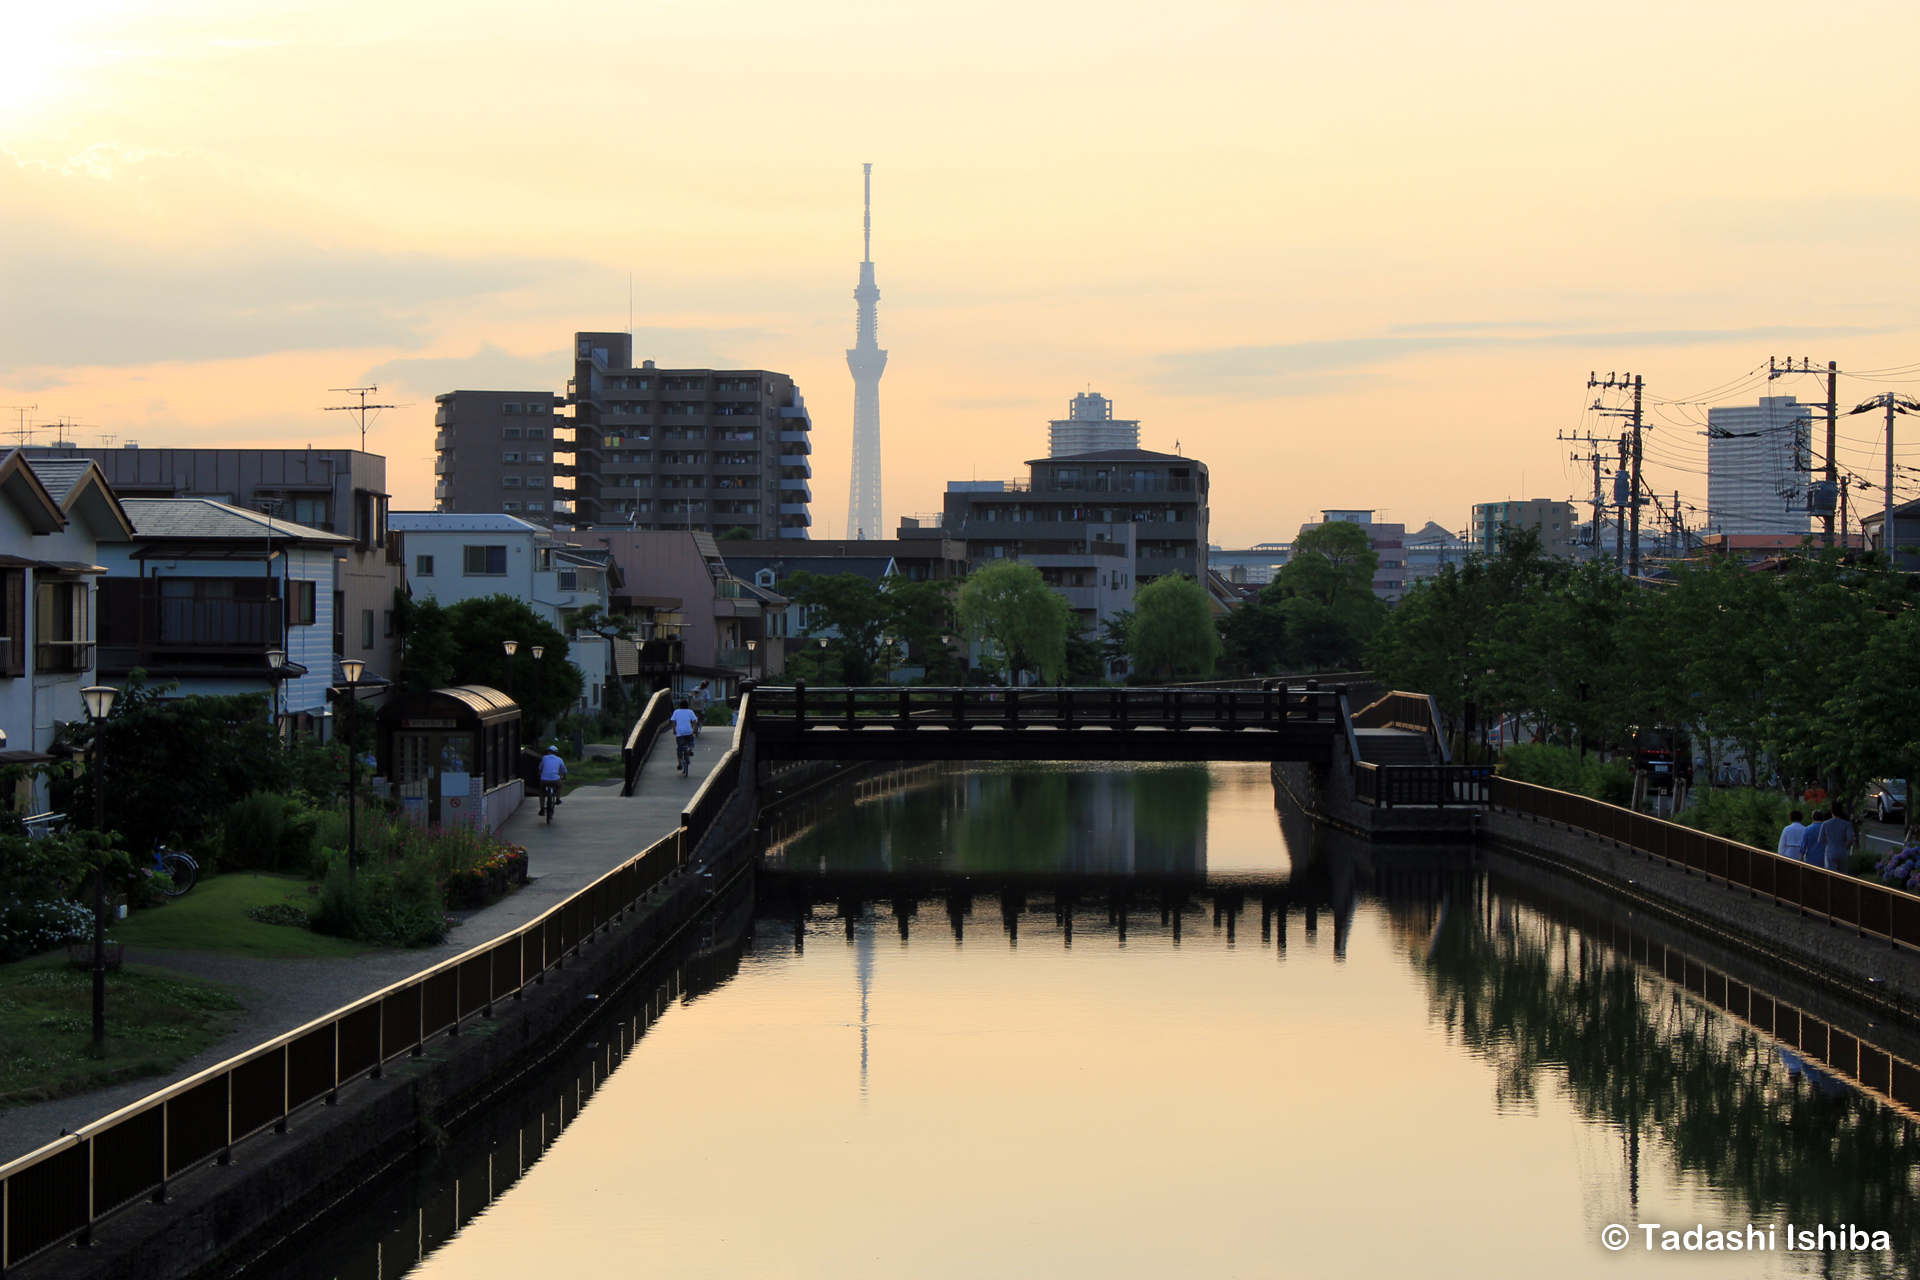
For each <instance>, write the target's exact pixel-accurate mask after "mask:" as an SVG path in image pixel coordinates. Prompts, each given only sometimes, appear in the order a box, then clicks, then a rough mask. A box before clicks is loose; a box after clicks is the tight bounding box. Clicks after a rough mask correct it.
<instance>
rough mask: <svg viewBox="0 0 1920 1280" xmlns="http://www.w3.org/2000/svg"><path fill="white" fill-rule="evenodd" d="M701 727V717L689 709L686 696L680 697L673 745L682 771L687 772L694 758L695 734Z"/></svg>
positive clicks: (675, 710) (674, 717)
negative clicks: (688, 765) (688, 764)
mask: <svg viewBox="0 0 1920 1280" xmlns="http://www.w3.org/2000/svg"><path fill="white" fill-rule="evenodd" d="M699 727H700V717H699V716H697V715H695V714H694V713H693V712H691V711H689V710H687V700H686V699H685V698H682V699H680V705H679V706H678V707H676V708H675V709H674V713H673V746H674V750H675V751H676V752H677V753H678V755H677V762H678V764H679V768H680V772H682V773H685V772H687V763H688V762H689V761H690V760H692V759H693V735H694V733H695V731H696V730H698V729H699Z"/></svg>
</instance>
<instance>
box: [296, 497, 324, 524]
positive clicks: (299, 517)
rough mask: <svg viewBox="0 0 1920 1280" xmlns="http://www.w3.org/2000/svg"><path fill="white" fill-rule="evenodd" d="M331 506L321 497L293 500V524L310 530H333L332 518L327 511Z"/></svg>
mask: <svg viewBox="0 0 1920 1280" xmlns="http://www.w3.org/2000/svg"><path fill="white" fill-rule="evenodd" d="M329 505H331V504H330V503H329V502H328V501H327V499H325V498H321V497H308V498H295V499H294V500H293V522H294V523H295V524H304V525H306V526H307V527H308V528H310V529H326V530H328V531H329V532H331V531H332V529H333V517H332V515H331V514H330V513H329V512H328V511H327V507H328V506H329Z"/></svg>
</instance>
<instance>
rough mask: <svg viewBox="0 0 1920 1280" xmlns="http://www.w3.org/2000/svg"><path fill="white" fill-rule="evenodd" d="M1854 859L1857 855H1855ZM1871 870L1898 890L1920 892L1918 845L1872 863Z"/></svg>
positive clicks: (1898, 850)
mask: <svg viewBox="0 0 1920 1280" xmlns="http://www.w3.org/2000/svg"><path fill="white" fill-rule="evenodd" d="M1855 856H1856V857H1858V856H1859V855H1858V854H1857V853H1856V854H1855ZM1873 870H1874V873H1875V874H1876V875H1878V876H1879V877H1880V878H1881V879H1882V880H1884V881H1886V882H1887V883H1888V884H1890V885H1893V886H1895V887H1896V888H1900V889H1911V890H1914V891H1915V892H1920V845H1911V844H1910V845H1908V846H1906V847H1905V848H1904V849H1897V850H1895V851H1894V852H1892V853H1890V854H1888V855H1887V856H1886V857H1884V858H1882V859H1880V860H1879V861H1878V862H1876V863H1874V865H1873Z"/></svg>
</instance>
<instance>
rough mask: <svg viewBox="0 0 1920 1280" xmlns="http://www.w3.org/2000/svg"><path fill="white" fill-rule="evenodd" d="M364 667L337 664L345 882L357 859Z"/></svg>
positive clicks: (356, 663)
mask: <svg viewBox="0 0 1920 1280" xmlns="http://www.w3.org/2000/svg"><path fill="white" fill-rule="evenodd" d="M366 669H367V664H366V663H364V662H362V661H360V660H359V659H358V658H347V659H344V660H343V661H342V662H341V663H340V671H341V673H342V674H343V675H345V676H346V677H347V879H348V880H352V879H353V864H354V863H355V862H357V861H358V860H359V857H360V820H359V814H358V812H357V811H356V810H357V808H358V806H357V804H356V803H355V802H356V800H357V799H358V798H359V785H358V784H359V780H360V734H359V728H360V722H359V717H360V677H361V675H362V674H363V673H364V672H365V671H366Z"/></svg>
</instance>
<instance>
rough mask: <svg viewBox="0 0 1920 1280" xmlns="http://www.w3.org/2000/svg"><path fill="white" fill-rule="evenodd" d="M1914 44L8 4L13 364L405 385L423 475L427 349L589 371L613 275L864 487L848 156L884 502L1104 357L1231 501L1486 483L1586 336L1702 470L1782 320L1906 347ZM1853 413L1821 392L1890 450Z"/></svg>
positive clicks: (1708, 25) (1, 127)
mask: <svg viewBox="0 0 1920 1280" xmlns="http://www.w3.org/2000/svg"><path fill="white" fill-rule="evenodd" d="M1816 13H1817V16H1818V21H1817V22H1815V21H1812V20H1810V19H1811V17H1812V16H1813V15H1815V14H1816ZM1916 37H1920V10H1915V9H1914V7H1913V6H1910V5H1898V4H1891V3H1859V2H1856V3H1845V2H1843V3H1836V4H1829V5H1823V6H1820V8H1819V9H1818V10H1817V11H1815V10H1813V9H1811V8H1810V7H1809V6H1806V5H1800V4H1795V5H1786V4H1769V3H1764V2H1761V3H1741V4H1732V3H1725V4H1723V3H1682V4H1677V5H1676V4H1671V3H1667V4H1659V5H1656V4H1651V3H1647V4H1641V3H1607V4H1599V3H1593V4H1572V3H1560V4H1553V5H1547V6H1539V5H1521V4H1515V3H1441V4H1433V3H1423V4H1414V3H1400V2H1397V0H1377V2H1375V3H1370V4H1366V5H1359V6H1321V5H1307V4H1296V3H1263V4H1253V3H1249V4H1239V3H1203V4H1200V5H1192V6H1183V7H1178V8H1174V9H1169V8H1168V7H1167V6H1164V5H1149V4H1138V3H1127V2H1126V0H1112V2H1110V3H1104V4H1099V5H1094V4H1089V3H1080V2H1077V0H1075V2H1067V0H1060V2H1057V3H1042V4H1037V5H1036V4H1012V3H978V4H969V5H955V4H949V3H932V2H928V3H904V4H900V3H895V4H881V3H878V2H877V0H859V2H854V0H818V2H816V3H813V4H809V5H804V6H790V5H777V4H773V3H769V2H767V0H739V2H737V3H730V4H726V5H711V4H710V5H686V4H680V3H667V2H665V0H659V2H655V3H646V2H642V3H635V4H627V5H620V6H613V5H606V4H580V3H564V2H561V3H553V4H548V5H542V6H538V7H530V6H505V5H488V4H478V5H476V4H461V5H454V4H451V3H442V2H441V0H411V2H406V0H403V3H400V4H393V3H391V2H388V3H383V4H373V3H364V2H362V0H333V2H329V3H327V4H324V5H322V4H313V3H297V2H296V3H285V4H276V5H271V6H260V5H251V4H241V3H238V2H237V0H171V2H170V3H166V4H164V5H161V4H142V3H115V2H112V0H71V2H70V3H68V4H65V5H62V6H58V7H57V10H56V8H55V7H53V6H32V7H30V6H25V5H11V6H5V7H3V8H0V46H4V47H6V48H7V49H8V51H9V54H10V58H9V70H8V74H7V76H6V77H5V79H4V82H0V227H3V228H4V231H5V234H4V235H0V299H4V301H3V302H0V406H11V405H37V406H38V409H37V411H35V412H34V413H33V414H32V415H30V416H32V417H34V418H37V419H40V420H49V421H50V420H52V419H54V418H56V417H66V418H68V419H71V420H74V421H76V422H77V423H79V424H81V425H80V426H79V427H78V429H77V431H76V433H75V434H76V436H77V438H78V439H80V441H81V442H82V443H86V444H96V443H99V442H100V438H101V437H102V436H103V435H108V434H110V435H112V436H114V437H115V439H116V440H117V441H124V440H127V439H136V440H139V441H140V442H141V443H143V444H148V445H170V446H180V447H185V446H220V445H272V446H288V445H299V444H304V443H308V442H311V443H312V444H314V445H316V446H334V447H338V446H344V445H351V444H354V443H357V435H356V434H355V433H354V432H353V431H352V430H351V429H350V428H349V425H348V424H346V423H344V422H342V421H340V419H342V418H343V417H344V416H345V415H341V414H326V413H323V412H321V407H322V406H323V405H327V404H331V403H335V402H336V401H335V400H334V399H333V398H330V396H329V394H328V391H327V389H328V388H330V387H341V386H352V385H356V384H361V383H364V382H366V381H378V382H379V383H380V384H381V386H382V389H383V396H382V398H383V399H392V400H394V401H395V402H397V403H399V404H401V405H403V406H404V407H402V408H400V409H396V410H391V411H388V412H386V413H384V414H383V415H382V416H381V417H380V418H379V420H378V421H377V422H376V423H375V424H374V425H373V428H372V430H371V432H370V433H369V447H370V448H372V449H374V450H375V451H377V452H380V453H384V454H386V455H387V456H388V458H389V459H390V460H391V464H390V469H389V478H390V485H391V487H392V489H393V491H394V500H395V504H396V505H397V506H402V507H420V508H424V507H428V506H430V505H431V493H432V454H433V448H432V443H433V439H432V437H433V431H432V414H433V403H432V397H433V395H434V394H435V393H437V392H440V391H446V390H452V389H455V388H456V387H486V386H499V387H520V386H552V387H554V388H555V389H556V390H558V389H561V388H563V387H564V385H565V381H566V378H567V376H568V369H569V360H568V356H567V344H568V341H569V339H570V337H571V335H572V334H573V333H574V332H575V331H576V330H592V329H623V328H625V327H626V326H627V323H628V281H629V278H630V277H631V279H632V281H633V324H634V327H635V356H636V357H637V358H651V359H655V360H657V361H659V362H661V363H662V364H678V365H690V366H715V365H731V366H736V367H747V368H757V367H764V368H773V369H779V370H783V371H785V372H788V373H791V374H793V375H794V376H795V378H796V379H797V380H798V382H799V384H800V387H801V390H802V391H803V392H804V393H805V395H806V397H807V403H808V406H809V408H810V409H811V410H812V412H813V417H814V422H815V424H816V427H817V434H818V437H819V438H818V439H817V440H816V442H815V453H814V458H813V462H814V470H815V480H814V484H813V496H814V501H813V512H814V517H815V519H816V521H817V522H818V523H816V525H815V527H814V533H815V535H816V536H821V537H824V536H826V535H827V534H828V533H829V532H833V533H836V534H839V533H844V532H845V531H844V530H843V529H840V528H838V525H839V524H840V521H839V520H838V518H837V517H838V516H839V515H840V513H841V512H843V511H845V510H846V507H847V498H848V487H847V486H848V476H847V460H848V458H849V456H850V453H851V437H850V429H851V424H852V420H853V405H852V398H853V387H852V385H851V380H850V379H849V378H848V376H847V369H846V364H845V354H844V353H845V350H846V347H847V340H846V333H847V329H848V323H849V321H850V320H852V318H853V306H852V299H850V298H849V297H848V296H847V294H848V290H847V278H848V274H849V269H850V268H855V267H857V264H858V263H859V261H860V253H861V245H860V241H859V238H858V228H857V227H856V226H854V225H853V219H852V217H851V216H850V209H851V206H852V201H853V200H854V199H856V198H858V190H857V187H856V186H855V185H854V184H855V183H856V182H857V179H858V176H859V175H858V165H859V164H860V163H861V162H863V161H872V162H874V163H875V165H876V170H877V171H878V172H879V173H880V174H882V175H884V179H885V186H884V191H885V201H884V227H885V253H884V256H885V258H886V263H887V275H888V285H887V329H886V332H885V334H883V335H882V337H883V342H882V345H884V346H885V347H887V348H888V349H889V350H890V352H891V360H890V363H889V366H888V370H887V377H886V395H887V414H886V420H887V434H886V494H887V502H886V508H887V517H888V520H889V522H892V521H894V520H896V519H897V518H898V516H899V515H901V514H907V515H911V514H914V513H915V512H921V511H928V512H930V511H934V510H937V509H938V508H939V505H940V496H941V491H942V489H943V487H944V484H945V482H946V481H947V480H949V479H967V478H972V477H974V476H976V475H977V476H979V477H981V478H989V477H994V478H999V477H1013V476H1016V475H1019V474H1022V473H1023V471H1024V468H1023V466H1022V463H1023V462H1024V461H1025V460H1026V459H1028V458H1034V457H1039V456H1042V455H1043V454H1044V453H1045V452H1046V448H1047V424H1048V422H1049V420H1051V419H1053V418H1056V417H1058V416H1059V414H1060V411H1061V410H1060V405H1061V404H1062V403H1064V402H1065V401H1066V400H1067V399H1068V398H1070V397H1071V395H1072V394H1073V393H1074V392H1076V391H1079V390H1081V389H1083V388H1085V387H1087V386H1089V385H1091V386H1093V387H1095V388H1098V389H1099V390H1101V391H1102V392H1103V393H1104V394H1106V395H1108V396H1110V397H1112V398H1113V399H1114V401H1115V402H1116V403H1118V404H1121V405H1123V406H1124V412H1125V414H1126V416H1127V417H1128V418H1138V419H1140V421H1141V430H1142V441H1141V443H1142V445H1143V446H1144V447H1146V448H1153V449H1170V448H1172V447H1173V443H1174V441H1176V440H1179V441H1181V442H1182V444H1183V446H1184V449H1185V451H1186V452H1187V453H1189V454H1191V455H1193V456H1195V457H1199V458H1201V459H1204V460H1205V461H1206V462H1207V463H1208V464H1209V466H1210V467H1211V470H1212V475H1213V483H1214V493H1213V508H1214V519H1213V528H1214V538H1213V540H1214V541H1215V542H1218V543H1221V544H1222V545H1226V546H1236V545H1238V546H1246V545H1250V544H1252V543H1256V542H1261V541H1271V540H1284V539H1286V538H1288V537H1290V536H1291V533H1292V532H1293V531H1294V530H1295V529H1297V528H1298V526H1299V525H1300V524H1301V523H1302V522H1303V521H1306V520H1310V519H1313V518H1315V516H1316V515H1317V513H1318V512H1319V511H1320V510H1322V509H1326V508H1340V507H1372V508H1375V509H1377V510H1378V511H1379V512H1380V513H1381V518H1383V519H1388V520H1392V521H1397V522H1404V523H1406V524H1407V525H1408V526H1410V527H1416V528H1417V527H1419V526H1420V525H1422V524H1424V523H1425V522H1426V521H1427V520H1429V519H1433V520H1437V521H1438V522H1439V523H1440V524H1442V525H1443V526H1445V527H1447V528H1450V529H1460V528H1463V527H1465V525H1466V523H1467V520H1468V513H1469V511H1470V508H1471V506H1472V504H1474V503H1476V502H1487V501H1501V500H1505V499H1508V498H1522V499H1524V498H1562V499H1564V498H1572V499H1574V500H1575V501H1579V500H1581V499H1582V498H1583V497H1584V496H1585V495H1586V494H1587V493H1588V492H1589V490H1590V488H1591V480H1590V473H1589V472H1588V471H1587V470H1586V469H1585V468H1583V467H1581V466H1579V465H1576V464H1574V463H1572V462H1571V461H1569V460H1568V457H1567V455H1568V454H1569V453H1571V452H1572V451H1573V450H1572V448H1571V447H1570V446H1568V445H1565V444H1562V443H1560V442H1558V441H1556V440H1555V438H1554V437H1555V435H1556V434H1557V433H1559V432H1562V431H1564V432H1569V433H1572V432H1579V431H1586V430H1589V429H1591V430H1593V431H1595V432H1596V433H1600V434H1605V433H1608V432H1611V431H1614V430H1617V425H1616V423H1615V420H1613V419H1602V418H1600V417H1598V416H1596V415H1594V414H1592V413H1591V412H1588V411H1586V406H1587V405H1589V404H1591V403H1592V400H1593V393H1591V392H1590V391H1588V390H1587V388H1586V386H1585V383H1586V375H1587V373H1588V371H1589V370H1590V369H1597V370H1598V371H1599V372H1600V373H1601V374H1602V375H1603V376H1604V375H1605V374H1606V373H1607V372H1608V371H1609V370H1631V371H1633V372H1636V373H1641V374H1643V375H1645V376H1646V378H1647V380H1648V388H1649V391H1650V392H1651V393H1652V394H1653V395H1654V396H1656V397H1659V398H1664V399H1682V400H1691V401H1697V403H1687V404H1679V405H1673V404H1659V405H1658V406H1657V407H1656V411H1655V413H1654V415H1653V418H1652V421H1653V422H1654V423H1655V425H1656V430H1655V432H1654V433H1653V434H1652V436H1650V438H1649V439H1650V443H1649V447H1648V456H1649V464H1648V477H1649V483H1650V487H1652V488H1653V489H1655V490H1657V491H1659V492H1661V493H1663V494H1664V493H1671V492H1672V491H1673V490H1675V489H1678V490H1680V491H1681V493H1682V495H1683V500H1685V501H1688V502H1692V503H1697V504H1698V505H1700V506H1704V505H1705V500H1706V477H1705V475H1704V471H1705V458H1706V441H1705V438H1704V437H1702V436H1700V435H1698V434H1696V433H1697V432H1699V431H1702V430H1704V428H1705V420H1706V405H1707V404H1708V403H1726V404H1739V403H1745V404H1751V403H1755V402H1756V401H1757V399H1758V398H1759V396H1761V395H1784V394H1791V395H1797V396H1798V397H1799V398H1800V399H1801V400H1802V401H1810V400H1816V399H1819V398H1820V393H1819V392H1818V391H1817V390H1816V388H1815V385H1814V381H1813V380H1812V379H1810V378H1795V379H1783V380H1780V381H1777V382H1773V383H1771V384H1769V383H1767V382H1766V381H1765V379H1764V366H1765V364H1766V360H1767V357H1768V356H1770V355H1777V356H1793V357H1802V356H1806V357H1811V358H1812V359H1813V360H1814V361H1815V362H1816V363H1821V364H1824V362H1825V361H1827V360H1830V359H1832V360H1838V361H1840V362H1841V364H1842V367H1843V368H1844V369H1848V370H1893V371H1895V372H1893V373H1890V374H1884V375H1876V377H1889V378H1893V379H1896V380H1904V379H1909V378H1914V377H1920V372H1905V371H1904V370H1906V369H1908V368H1910V367H1913V366H1916V365H1920V302H1916V301H1915V299H1916V298H1920V247H1917V246H1916V243H1915V241H1914V238H1913V234H1912V229H1913V227H1914V226H1915V224H1916V215H1917V214H1920V175H1916V174H1915V173H1914V172H1913V170H1912V167H1911V166H1909V165H1902V164H1899V163H1898V162H1897V160H1898V158H1899V157H1901V156H1903V155H1904V143H1905V141H1906V138H1905V134H1906V133H1907V132H1908V127H1907V126H1908V122H1910V121H1912V120H1913V119H1915V118H1916V117H1917V116H1920V103H1917V102H1916V97H1920V87H1916V86H1915V84H1914V83H1913V78H1912V77H1909V76H1904V75H1901V74H1897V73H1892V72H1889V73H1885V74H1881V73H1878V72H1874V71H1871V70H1869V69H1865V68H1868V67H1870V65H1871V62H1872V59H1873V57H1874V56H1875V55H1877V54H1878V53H1880V52H1882V51H1885V50H1889V49H1900V48H1912V47H1914V46H1915V44H1916ZM670 50H680V51H686V52H687V53H688V54H689V55H690V56H684V57H681V56H655V55H657V54H661V53H663V52H664V51H670ZM722 50H723V51H724V59H721V58H719V57H718V56H717V55H718V53H719V51H722ZM693 51H705V52H703V53H702V54H701V56H691V54H692V53H693ZM642 53H644V54H646V55H647V56H645V57H637V55H639V54H642ZM1815 85H1817V86H1818V88H1817V91H1814V88H1813V86H1815ZM1101 86H1124V91H1115V92H1106V91H1096V90H1100V88H1101ZM1756 367H1759V368H1760V369H1761V370H1762V374H1761V376H1760V377H1759V378H1758V379H1754V378H1747V379H1746V380H1745V381H1741V380H1742V378H1743V375H1747V374H1748V373H1749V371H1751V370H1754V369H1755V368H1756ZM1889 385H1896V384H1894V383H1885V382H1880V381H1873V380H1870V379H1865V378H1861V379H1847V380H1843V382H1842V387H1841V399H1842V401H1843V408H1851V407H1852V406H1853V405H1854V404H1856V403H1858V402H1859V401H1861V400H1864V399H1866V398H1867V397H1868V396H1869V395H1871V394H1874V393H1875V392H1878V391H1880V390H1885V389H1887V387H1888V386H1889ZM1716 389H1720V390H1718V391H1717V392H1716ZM389 393H390V394H389ZM15 418H16V413H15V411H14V410H11V409H0V428H6V427H11V426H12V424H13V423H14V421H15ZM1878 431H1879V427H1878V423H1877V422H1876V421H1872V420H1869V419H1868V418H1853V419H1843V420H1842V424H1841V435H1842V437H1843V444H1844V451H1843V461H1846V462H1849V463H1850V464H1851V465H1852V466H1854V467H1855V468H1856V469H1858V470H1859V471H1861V472H1862V473H1863V474H1864V475H1866V476H1867V477H1869V478H1877V476H1878V475H1879V467H1878V464H1877V462H1876V460H1875V457H1876V453H1877V449H1878V447H1879V436H1878ZM1818 434H1819V433H1818V432H1816V437H1817V436H1818ZM1914 443H1915V444H1916V445H1920V429H1916V433H1915V436H1914ZM1899 451H1900V453H1901V455H1902V457H1903V460H1904V461H1906V462H1909V463H1912V464H1914V465H1920V449H1914V448H1909V446H1908V445H1907V444H1905V443H1901V444H1900V446H1899ZM1912 492H1913V491H1905V490H1903V491H1902V492H1901V494H1900V496H1901V497H1902V498H1905V497H1909V496H1912ZM1868 503H1869V505H1870V507H1871V508H1877V507H1878V505H1879V504H1878V500H1877V490H1875V491H1873V496H1872V497H1870V498H1869V500H1868Z"/></svg>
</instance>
